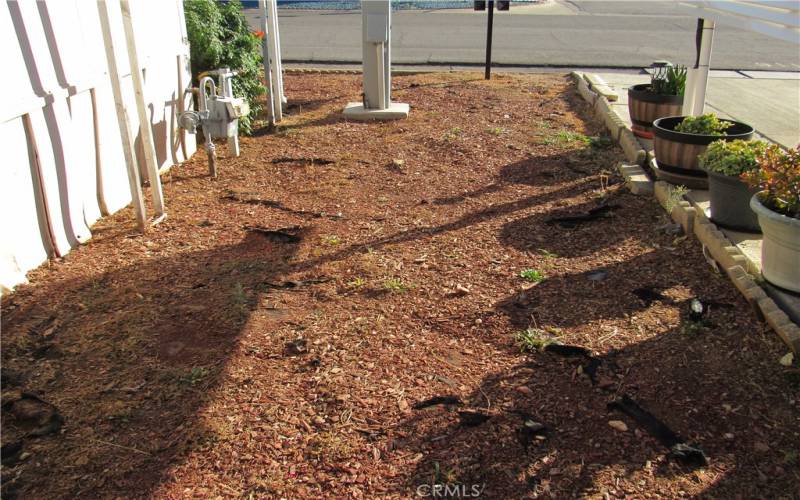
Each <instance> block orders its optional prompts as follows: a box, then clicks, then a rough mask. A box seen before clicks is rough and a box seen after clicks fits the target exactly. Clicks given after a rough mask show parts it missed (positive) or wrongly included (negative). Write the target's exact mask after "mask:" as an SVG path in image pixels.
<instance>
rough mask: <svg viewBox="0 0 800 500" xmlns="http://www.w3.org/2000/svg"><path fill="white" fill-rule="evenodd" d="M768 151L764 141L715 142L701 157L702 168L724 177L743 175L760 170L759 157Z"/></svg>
mask: <svg viewBox="0 0 800 500" xmlns="http://www.w3.org/2000/svg"><path fill="white" fill-rule="evenodd" d="M766 149H767V143H766V142H764V141H743V140H741V139H737V140H735V141H730V142H728V141H723V140H719V141H714V142H712V143H711V144H709V145H708V147H707V148H706V151H705V153H703V154H701V155H700V157H699V161H700V168H703V169H705V170H708V171H710V172H716V173H718V174H723V175H736V176H738V175H741V174H743V173H745V172H750V171H751V170H756V169H758V157H759V156H761V155H763V154H764V152H765V151H766Z"/></svg>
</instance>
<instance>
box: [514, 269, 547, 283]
mask: <svg viewBox="0 0 800 500" xmlns="http://www.w3.org/2000/svg"><path fill="white" fill-rule="evenodd" d="M519 277H520V278H522V279H524V280H527V281H530V282H531V283H538V282H540V281H542V280H543V279H544V274H542V272H541V271H539V270H537V269H525V270H524V271H521V272H520V273H519Z"/></svg>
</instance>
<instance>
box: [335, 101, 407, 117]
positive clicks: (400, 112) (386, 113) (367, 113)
mask: <svg viewBox="0 0 800 500" xmlns="http://www.w3.org/2000/svg"><path fill="white" fill-rule="evenodd" d="M408 111H409V106H408V104H406V103H402V102H393V103H391V104H389V107H388V108H386V109H365V108H364V105H363V104H362V103H360V102H351V103H348V104H347V106H345V107H344V117H345V118H349V119H351V120H398V119H400V118H406V117H408Z"/></svg>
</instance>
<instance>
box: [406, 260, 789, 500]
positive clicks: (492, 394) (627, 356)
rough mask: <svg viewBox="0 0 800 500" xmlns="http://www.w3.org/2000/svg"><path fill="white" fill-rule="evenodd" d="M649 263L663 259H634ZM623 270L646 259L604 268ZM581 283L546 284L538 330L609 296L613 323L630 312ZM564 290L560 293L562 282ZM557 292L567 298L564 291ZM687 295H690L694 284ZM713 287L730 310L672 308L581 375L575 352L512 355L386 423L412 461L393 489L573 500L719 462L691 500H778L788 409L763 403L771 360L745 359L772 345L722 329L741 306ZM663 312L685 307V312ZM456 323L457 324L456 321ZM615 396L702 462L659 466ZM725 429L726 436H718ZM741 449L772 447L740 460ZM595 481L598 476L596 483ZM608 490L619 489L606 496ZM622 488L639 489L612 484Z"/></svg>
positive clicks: (776, 371) (500, 341)
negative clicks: (676, 318)
mask: <svg viewBox="0 0 800 500" xmlns="http://www.w3.org/2000/svg"><path fill="white" fill-rule="evenodd" d="M651 257H652V258H667V257H668V255H666V253H664V254H661V255H653V256H648V257H647V258H651ZM652 264H653V262H651V263H650V264H649V265H652ZM636 265H648V264H647V263H646V262H644V261H638V262H626V263H621V264H620V265H619V266H618V267H617V268H616V269H612V273H613V272H614V271H621V270H622V268H623V267H625V268H627V267H628V266H631V267H635V266H636ZM687 272H688V271H687ZM583 279H584V278H582V277H580V276H578V275H571V276H568V277H566V278H564V280H563V281H562V282H560V283H559V284H553V285H547V284H546V282H545V283H543V284H542V285H544V286H545V287H547V286H554V287H556V288H557V289H558V290H563V291H564V292H563V294H561V296H560V298H553V299H551V300H549V301H548V302H547V303H543V304H542V305H541V309H540V311H539V316H537V319H540V321H539V324H555V325H562V323H559V322H558V321H559V320H560V319H562V318H560V317H559V315H558V314H550V315H548V312H547V311H548V309H562V308H564V307H569V308H573V309H578V310H579V311H580V313H578V314H575V313H574V312H573V315H574V316H575V317H580V318H582V319H583V320H585V321H587V322H588V321H591V320H592V319H596V318H597V317H602V315H599V314H594V313H593V312H592V310H593V309H594V308H595V307H596V303H597V301H601V302H605V303H606V304H605V306H606V307H608V306H609V304H608V303H609V302H613V301H615V300H617V301H619V302H620V304H619V307H617V308H616V310H617V311H618V313H619V315H620V316H622V315H624V314H632V313H634V312H636V311H639V310H640V309H641V306H640V305H639V304H636V303H635V300H636V298H635V297H633V298H632V299H631V298H629V297H627V296H626V294H625V293H624V292H623V291H619V290H615V287H614V283H615V280H613V279H609V281H608V282H607V284H606V285H605V286H603V287H595V288H589V289H588V290H586V291H584V292H582V291H581V286H580V285H578V284H581V285H582V284H583V281H582V280H583ZM678 281H679V278H678V277H669V276H667V277H664V281H663V282H662V283H660V284H659V286H660V287H665V288H666V287H668V286H670V285H672V284H676V283H677V282H678ZM570 283H571V285H572V287H570V286H566V285H567V284H570ZM542 285H539V286H542ZM562 285H565V286H563V287H562ZM570 288H571V290H573V291H574V292H576V293H570ZM701 288H705V284H704V285H701ZM695 293H697V294H698V295H703V293H707V290H695ZM723 293H724V295H723V296H718V297H714V299H716V300H717V301H719V303H731V304H734V305H735V308H736V309H730V308H726V307H722V308H716V309H711V311H710V312H709V314H708V317H707V320H708V322H709V323H708V324H709V326H708V327H707V328H704V329H701V330H692V329H691V328H689V329H687V328H686V325H687V324H689V322H688V320H687V319H686V317H685V314H684V318H683V322H682V324H681V325H680V326H678V327H674V328H670V329H667V330H666V331H664V332H662V333H660V334H658V335H657V336H655V337H651V338H649V339H648V340H645V341H641V342H638V343H633V344H630V345H628V346H627V347H625V348H623V349H610V350H608V351H607V352H606V353H605V354H599V355H596V356H595V357H594V359H595V361H596V362H599V367H598V368H597V372H596V373H595V377H596V380H595V381H592V380H590V378H589V377H588V376H587V375H586V373H588V371H589V370H588V368H589V362H588V360H587V358H584V357H573V358H568V357H560V356H558V355H555V354H551V353H547V352H533V353H527V354H520V357H521V359H524V361H522V362H520V363H519V364H518V365H516V366H514V367H513V368H511V369H510V370H508V371H505V372H500V373H492V374H489V375H488V376H486V377H485V378H484V379H483V380H482V383H481V384H480V386H479V388H478V389H477V390H475V391H473V392H471V393H470V394H469V395H468V396H467V397H465V398H463V399H462V404H461V405H458V406H456V405H451V406H444V405H440V406H432V407H430V408H426V409H423V410H416V411H415V412H414V414H413V416H411V417H409V418H408V419H407V420H405V421H404V422H402V423H401V424H400V425H399V426H398V427H397V428H396V430H397V431H396V433H395V435H394V436H395V437H394V439H393V447H394V448H395V449H398V450H403V451H407V452H409V454H410V455H414V454H419V456H420V457H421V458H420V460H419V462H418V463H417V466H416V468H415V470H414V472H413V473H412V474H410V475H409V476H406V484H405V487H406V488H407V491H406V492H405V493H408V492H415V491H417V488H418V487H419V486H420V485H427V486H425V487H426V488H430V487H431V485H433V484H437V483H438V484H447V483H449V484H450V485H451V487H452V486H453V485H462V487H466V488H467V490H466V491H470V489H469V488H471V487H472V486H473V485H476V486H478V487H479V488H480V490H481V491H482V492H483V493H482V497H485V498H528V497H529V496H528V495H550V496H552V497H554V498H577V497H582V496H583V495H602V494H603V493H607V492H608V490H603V491H600V489H599V487H598V486H596V482H600V483H602V484H606V485H608V484H613V483H614V478H615V477H618V478H621V477H625V478H627V479H631V477H633V479H634V481H629V483H630V482H634V483H635V479H636V478H635V476H636V475H637V474H639V475H642V478H645V477H648V478H649V477H651V476H654V477H656V478H665V479H669V478H678V479H680V480H683V481H687V482H688V483H690V484H691V483H692V482H693V481H695V480H697V481H698V482H699V481H700V479H701V478H707V477H708V476H707V474H712V477H713V475H714V474H718V471H717V467H718V466H719V464H720V463H723V462H724V463H725V465H726V467H727V468H728V471H727V472H726V473H725V474H724V475H721V476H718V478H717V479H716V480H714V481H711V486H710V487H709V488H708V489H706V490H705V491H704V492H703V494H702V496H703V497H704V498H705V497H708V498H734V497H737V498H755V497H758V498H779V497H780V498H784V497H785V495H787V494H789V495H792V494H796V493H797V491H793V488H795V487H796V484H795V485H794V486H793V484H792V478H791V477H787V476H786V474H789V475H791V474H793V473H792V472H790V471H789V470H788V468H787V469H786V470H782V471H781V472H779V473H777V474H782V475H783V477H780V478H775V477H772V476H770V479H769V480H768V479H767V476H766V475H765V473H767V472H769V473H770V474H775V472H773V471H774V470H777V469H775V464H781V463H787V462H785V459H786V458H785V457H786V455H785V454H786V453H793V452H792V451H791V450H794V449H797V447H798V446H800V441H798V438H797V434H796V432H794V429H791V428H786V427H784V426H780V425H774V423H776V422H791V421H792V420H793V416H792V415H793V409H792V408H791V405H788V406H787V405H786V404H779V403H778V404H772V405H771V402H772V403H775V402H781V401H784V400H785V394H786V391H792V386H791V384H789V383H787V382H786V380H785V378H784V377H783V373H782V371H781V369H780V366H779V365H778V364H777V363H770V364H766V365H765V364H763V363H757V362H754V361H755V360H757V359H758V358H763V357H768V358H770V359H771V358H774V357H775V355H776V353H775V352H772V351H774V347H773V348H772V349H771V348H770V346H769V343H768V342H765V341H764V338H763V335H761V336H759V335H754V334H752V333H742V331H743V328H742V327H741V326H735V327H734V326H731V325H735V324H736V323H737V320H738V316H739V315H741V314H742V313H741V312H740V311H747V310H748V306H747V304H746V303H745V302H744V300H743V299H742V298H741V297H740V296H739V295H738V294H737V293H736V292H735V290H730V287H727V288H724V292H723ZM607 296H608V297H609V298H608V299H607V300H606V299H605V297H607ZM504 307H505V305H504V304H502V303H501V304H500V306H499V308H500V310H501V311H503V312H505V311H504ZM677 307H679V308H681V310H682V311H686V310H687V309H688V304H683V303H680V304H677ZM612 309H613V308H612ZM737 310H738V311H737ZM478 317H482V319H483V324H484V325H487V324H488V322H491V321H493V320H492V318H491V315H490V316H485V315H484V316H478ZM520 319H522V318H521V317H520ZM465 322H466V323H469V318H467V319H465ZM520 326H521V327H523V326H528V323H520ZM462 332H463V330H462ZM477 335H478V336H479V337H482V340H484V341H486V342H491V343H495V344H497V346H498V348H500V349H508V350H510V351H512V352H513V351H515V350H516V351H519V347H518V346H517V345H515V343H514V342H513V340H512V338H511V336H510V335H509V336H508V337H504V338H496V337H489V336H481V334H480V333H478V334H477ZM767 335H771V334H769V333H768V334H767ZM720 353H724V354H720ZM732 381H733V382H736V381H738V382H741V383H733V384H732V383H731V382H732ZM721 387H723V388H724V391H723V390H720V388H721ZM754 389H757V390H754ZM796 389H797V388H796V386H795V389H794V390H795V391H796ZM622 395H629V396H630V397H632V398H633V399H634V400H635V401H637V402H638V403H639V404H640V405H641V406H642V407H644V408H645V409H646V410H648V411H649V412H651V413H652V414H654V415H655V416H656V417H657V418H659V419H660V420H661V421H662V422H664V423H665V424H666V425H667V426H669V427H670V428H671V429H672V430H674V431H675V432H676V433H677V434H678V435H680V436H682V437H683V438H684V439H686V441H687V442H688V443H692V444H696V445H697V446H699V447H700V448H702V449H703V450H704V451H705V453H706V454H707V455H708V457H709V459H710V465H709V466H708V467H704V468H700V469H697V468H694V467H690V466H685V465H680V464H678V463H677V462H676V461H674V460H673V459H671V458H668V457H667V453H668V449H667V448H665V447H664V446H663V445H662V444H661V443H659V442H658V441H657V440H656V439H655V438H653V437H651V436H650V435H649V434H648V433H647V431H646V430H645V429H644V428H642V427H640V426H638V425H637V423H636V422H635V421H634V420H632V419H631V418H628V417H627V416H625V415H623V414H622V413H620V412H618V411H612V410H609V409H608V408H607V404H608V403H609V402H611V401H613V400H615V399H617V398H619V397H621V396H622ZM729 403H733V404H732V405H731V404H729ZM756 408H759V410H755V409H756ZM465 410H467V411H477V412H480V413H482V414H484V415H486V416H488V417H489V418H488V419H487V420H486V421H485V422H483V423H479V424H478V425H472V426H470V425H465V424H464V422H462V421H460V418H459V415H458V411H465ZM753 411H756V412H764V411H765V412H767V413H766V414H764V413H761V414H760V418H759V420H761V423H762V425H759V426H757V428H754V425H753V413H752V412H753ZM526 420H529V421H533V422H536V423H541V424H543V425H544V427H545V429H544V431H542V432H538V433H536V435H531V433H529V432H526V431H525V421H526ZM610 420H622V421H624V422H626V424H627V426H628V428H629V431H628V432H618V431H616V430H614V429H612V428H611V427H610V426H609V425H608V421H610ZM770 422H772V423H773V425H771V424H770ZM728 433H731V436H734V437H732V438H730V439H727V438H725V437H723V436H725V435H726V434H728ZM536 436H541V437H536ZM754 441H761V442H762V443H772V446H771V447H769V448H768V449H766V450H764V449H761V450H759V451H757V452H754V451H753V445H754ZM782 454H783V455H782ZM787 467H788V466H787ZM601 476H603V480H602V481H598V479H599V478H600V477H601ZM704 481H705V479H704ZM648 482H649V481H648ZM673 487H675V488H676V489H675V490H674V491H673V492H672V493H673V496H679V495H680V493H679V491H678V490H679V489H680V485H679V484H678V485H677V486H673ZM628 488H629V487H628ZM622 493H623V491H622V490H621V489H620V490H618V491H617V492H616V493H614V492H613V491H612V492H611V494H612V495H615V494H616V495H621V494H622ZM625 493H626V494H628V495H630V494H633V495H641V494H643V493H646V492H645V491H632V490H628V489H626V490H625ZM661 493H662V494H664V492H663V491H662V492H661ZM534 497H536V496H534Z"/></svg>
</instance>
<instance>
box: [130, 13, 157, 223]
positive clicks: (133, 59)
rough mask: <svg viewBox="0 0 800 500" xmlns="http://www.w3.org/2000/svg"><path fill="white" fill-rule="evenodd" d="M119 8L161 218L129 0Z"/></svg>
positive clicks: (146, 161)
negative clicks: (120, 9)
mask: <svg viewBox="0 0 800 500" xmlns="http://www.w3.org/2000/svg"><path fill="white" fill-rule="evenodd" d="M120 7H121V8H122V25H123V28H124V31H125V42H126V45H127V48H128V61H129V63H130V68H131V81H132V82H133V93H134V95H135V97H136V110H137V111H138V113H139V133H140V134H141V136H142V149H143V150H144V160H145V165H146V166H147V174H148V176H149V177H150V193H151V196H152V198H153V208H154V209H155V212H156V217H163V216H164V215H165V214H166V212H165V211H164V193H163V192H162V190H161V177H160V176H159V174H158V165H156V148H155V142H154V141H153V129H152V127H151V126H150V117H149V116H147V103H146V101H145V98H144V82H143V81H142V69H141V67H139V56H138V54H137V52H136V38H135V35H134V33H133V22H132V20H131V6H130V2H129V0H121V2H120Z"/></svg>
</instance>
